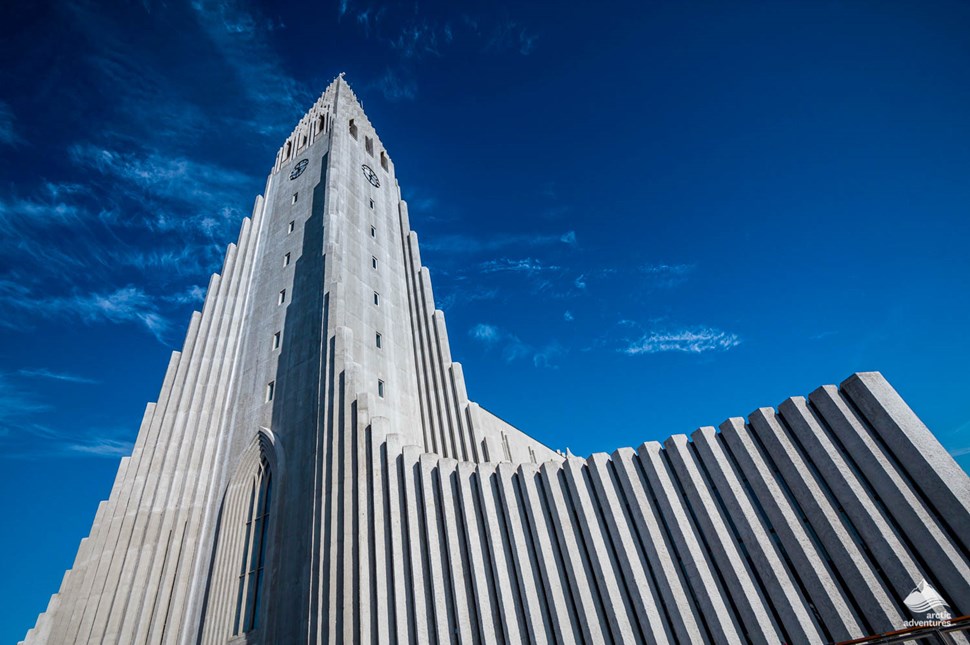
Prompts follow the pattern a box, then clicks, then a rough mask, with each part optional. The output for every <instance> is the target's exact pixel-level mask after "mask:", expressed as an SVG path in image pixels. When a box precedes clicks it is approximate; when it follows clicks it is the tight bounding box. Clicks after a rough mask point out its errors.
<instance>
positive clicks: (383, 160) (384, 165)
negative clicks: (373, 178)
mask: <svg viewBox="0 0 970 645" xmlns="http://www.w3.org/2000/svg"><path fill="white" fill-rule="evenodd" d="M381 168H383V169H384V170H387V155H386V154H384V151H383V150H381Z"/></svg>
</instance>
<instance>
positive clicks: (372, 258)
mask: <svg viewBox="0 0 970 645" xmlns="http://www.w3.org/2000/svg"><path fill="white" fill-rule="evenodd" d="M370 266H371V268H372V269H376V268H377V258H375V257H373V256H371V259H370Z"/></svg>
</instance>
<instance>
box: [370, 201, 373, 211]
mask: <svg viewBox="0 0 970 645" xmlns="http://www.w3.org/2000/svg"><path fill="white" fill-rule="evenodd" d="M370 208H371V210H374V200H373V199H372V200H370Z"/></svg>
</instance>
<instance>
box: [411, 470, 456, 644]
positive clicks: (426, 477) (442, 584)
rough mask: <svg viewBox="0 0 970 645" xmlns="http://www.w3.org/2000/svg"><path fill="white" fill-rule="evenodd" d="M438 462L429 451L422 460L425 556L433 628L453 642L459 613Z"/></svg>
mask: <svg viewBox="0 0 970 645" xmlns="http://www.w3.org/2000/svg"><path fill="white" fill-rule="evenodd" d="M437 465H438V457H437V456H436V455H431V454H427V453H425V454H423V455H421V457H420V459H419V461H418V474H419V476H420V486H421V498H422V500H423V503H422V505H421V506H422V508H421V512H422V513H423V515H424V517H423V518H422V519H423V523H424V526H425V528H426V535H427V548H426V550H425V555H426V557H427V558H428V565H429V567H428V569H429V572H430V578H429V580H428V585H429V589H430V592H431V593H430V596H431V601H432V607H433V608H434V625H433V628H434V630H435V638H436V640H437V642H439V643H448V642H451V634H452V633H453V630H454V628H455V614H454V608H453V607H452V605H451V590H450V586H451V585H450V583H451V582H452V580H451V575H450V573H451V572H450V570H449V567H448V561H449V557H448V555H449V554H448V552H447V551H446V543H443V542H442V537H444V536H443V535H442V534H443V531H442V522H441V517H440V508H441V504H440V501H441V499H440V494H439V492H438V486H437V482H436V481H435V479H436V477H435V474H436V471H437Z"/></svg>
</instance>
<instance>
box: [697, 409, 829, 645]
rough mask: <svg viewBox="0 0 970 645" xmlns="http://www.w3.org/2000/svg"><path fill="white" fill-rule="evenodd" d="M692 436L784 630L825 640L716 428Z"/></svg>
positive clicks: (799, 636) (795, 636) (792, 635)
mask: <svg viewBox="0 0 970 645" xmlns="http://www.w3.org/2000/svg"><path fill="white" fill-rule="evenodd" d="M691 438H692V439H693V440H694V446H695V447H696V448H697V453H698V454H699V456H700V459H701V462H702V463H703V464H704V466H705V468H706V470H707V472H708V474H709V475H710V477H711V482H712V483H713V485H714V487H715V489H716V490H717V491H718V494H719V495H720V499H721V501H722V502H723V504H724V507H725V511H726V512H727V514H728V516H729V517H730V518H731V521H732V523H733V524H734V526H735V527H736V529H737V531H738V534H739V537H740V539H741V541H742V543H743V544H744V545H745V547H746V550H747V553H748V556H749V557H750V558H751V562H752V563H753V565H754V567H755V568H756V569H757V571H758V575H759V577H760V578H761V580H762V582H763V583H764V584H765V587H766V588H767V594H768V602H770V603H771V604H772V605H773V606H774V607H775V609H776V610H777V612H778V614H779V616H780V617H781V620H782V622H783V623H784V627H785V630H786V632H787V634H788V635H789V637H790V638H791V639H792V640H794V641H799V642H808V643H814V642H820V641H824V640H825V637H824V636H823V635H822V633H821V631H820V630H819V628H818V626H817V625H816V624H815V621H814V619H813V618H812V617H811V616H810V615H809V613H808V611H807V609H806V599H805V598H803V597H802V596H801V594H800V593H799V592H798V588H797V585H796V583H795V582H794V581H793V580H792V578H791V575H790V573H789V571H788V570H787V569H786V568H785V564H784V562H783V560H782V554H781V553H779V552H778V550H777V548H776V547H775V545H774V543H773V542H772V541H771V538H770V537H769V535H768V531H767V530H766V527H765V526H764V525H763V524H762V522H761V518H760V517H759V516H758V513H757V511H755V508H754V505H753V504H752V503H751V501H750V500H749V499H748V496H747V494H746V492H745V488H744V485H743V484H742V483H741V480H740V478H739V477H738V474H737V472H736V471H735V470H734V466H733V465H732V464H731V462H730V460H729V458H728V456H727V455H726V454H725V453H724V451H723V450H722V448H721V444H720V443H719V441H718V439H717V436H716V431H715V430H714V428H710V427H704V428H699V429H698V430H697V431H695V432H694V433H693V434H692V435H691Z"/></svg>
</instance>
